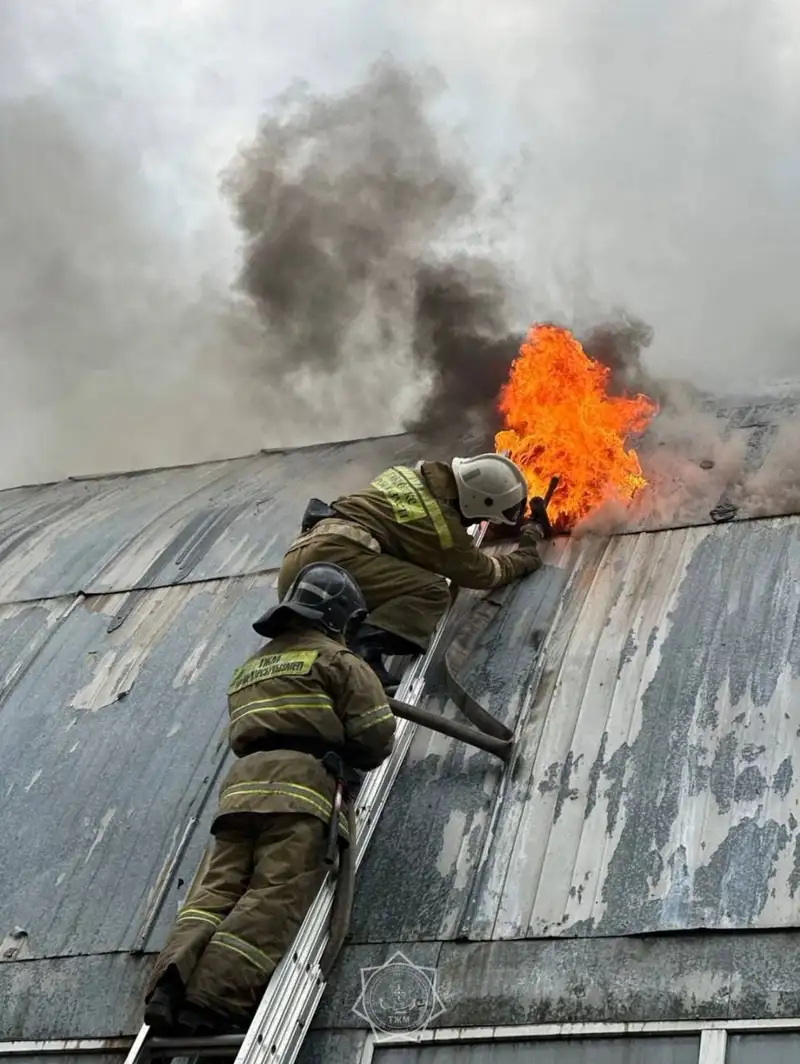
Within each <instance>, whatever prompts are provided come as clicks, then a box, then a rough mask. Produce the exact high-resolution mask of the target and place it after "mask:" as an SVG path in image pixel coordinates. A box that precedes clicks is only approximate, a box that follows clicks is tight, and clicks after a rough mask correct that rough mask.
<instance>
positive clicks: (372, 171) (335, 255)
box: [224, 59, 475, 373]
mask: <svg viewBox="0 0 800 1064" xmlns="http://www.w3.org/2000/svg"><path fill="white" fill-rule="evenodd" d="M435 88H436V85H435V81H434V79H433V78H432V77H430V76H426V77H425V79H424V80H423V79H420V80H417V81H415V80H414V79H413V78H412V77H411V76H409V75H408V74H407V73H406V72H405V71H403V70H401V69H399V68H398V67H396V66H395V65H394V64H393V63H392V61H391V60H389V59H383V60H381V61H380V62H378V63H376V64H375V65H374V66H373V67H372V68H371V69H370V72H369V76H368V77H367V79H366V80H365V81H364V83H363V84H361V85H360V86H358V87H357V88H356V89H354V90H353V91H351V92H348V93H346V94H344V95H343V96H341V97H338V98H328V97H309V96H307V95H306V93H305V92H304V91H303V89H302V88H296V89H294V90H292V91H290V92H289V93H287V94H286V95H285V96H284V97H283V98H282V99H281V101H280V103H279V107H278V109H277V113H275V114H273V115H271V116H269V117H268V118H266V119H264V120H263V121H262V123H261V125H260V128H259V133H258V136H257V138H256V140H255V142H254V143H253V144H252V145H251V146H250V147H249V148H247V149H245V150H243V151H242V152H241V154H240V156H239V158H238V159H237V160H236V162H235V163H234V165H233V166H232V167H231V168H230V170H229V172H228V173H227V175H226V177H225V180H224V187H225V189H226V191H227V192H228V194H229V195H230V196H231V197H232V198H233V201H234V203H235V207H236V215H237V219H238V222H239V225H240V226H241V228H242V230H243V232H244V234H245V241H246V242H245V248H244V264H243V268H242V271H241V275H240V277H239V282H238V284H239V287H240V289H241V290H242V291H244V292H245V293H247V295H249V296H250V297H251V299H252V300H253V302H254V304H255V306H256V307H257V309H258V311H259V313H260V315H261V317H262V318H263V320H264V322H265V324H266V326H267V327H268V329H269V330H270V331H271V333H272V335H273V339H274V344H275V346H274V348H273V351H272V356H271V360H270V361H271V366H272V368H273V369H276V368H280V369H283V370H284V371H285V372H288V373H292V372H294V371H296V370H298V369H299V368H301V367H310V368H313V369H314V370H315V371H328V372H332V371H333V370H335V369H337V368H339V367H340V366H341V365H342V364H344V363H348V362H352V361H353V360H354V359H357V358H358V357H359V355H361V354H363V353H364V344H365V340H366V341H367V342H369V341H371V342H372V344H373V347H372V350H371V351H370V356H371V357H372V358H374V359H376V360H377V361H380V360H382V359H387V358H390V357H392V356H393V355H394V354H395V353H396V351H397V350H398V349H399V348H400V347H401V346H402V344H403V342H404V340H405V337H404V336H403V335H402V333H403V326H404V324H405V323H406V321H407V312H408V309H409V307H410V305H411V303H412V302H413V297H414V275H415V273H416V269H417V266H416V262H417V259H418V257H419V256H420V255H421V254H422V253H423V252H424V251H425V249H426V248H427V247H428V246H429V245H430V243H431V242H433V241H435V240H436V239H437V237H440V236H442V235H443V234H445V233H447V232H448V231H449V230H450V229H451V228H452V227H453V226H454V224H455V223H457V222H458V221H459V220H461V219H462V218H464V217H465V216H468V215H469V213H470V212H471V210H472V208H473V206H474V203H475V191H474V189H473V187H472V184H471V180H470V174H469V171H468V169H467V168H466V167H465V166H464V165H463V164H462V163H461V162H460V161H459V160H458V159H457V158H456V157H454V156H453V157H446V156H445V155H444V154H443V151H442V147H441V144H440V143H439V138H438V137H437V135H436V133H435V132H434V130H433V127H432V126H431V125H430V123H429V121H428V119H427V117H426V115H425V110H424V108H425V105H426V103H428V102H429V100H430V97H431V96H432V94H433V91H434V90H435Z"/></svg>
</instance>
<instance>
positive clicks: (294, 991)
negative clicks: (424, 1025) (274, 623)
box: [125, 524, 486, 1064]
mask: <svg viewBox="0 0 800 1064" xmlns="http://www.w3.org/2000/svg"><path fill="white" fill-rule="evenodd" d="M485 531H486V525H485V524H483V525H478V526H473V527H472V529H471V532H472V537H473V542H474V543H475V545H476V546H479V545H480V542H481V540H482V539H483V535H484V533H485ZM448 583H449V581H448ZM449 616H450V610H448V611H447V613H446V614H445V616H444V617H442V619H441V621H440V622H439V625H438V628H437V630H436V632H435V634H434V637H433V639H432V640H431V643H430V646H429V648H428V651H427V653H426V654H425V655H423V656H422V657H418V658H416V659H415V660H414V661H413V662H412V663H411V664H410V665H409V667H408V669H407V670H406V673H405V675H404V677H403V682H402V683H401V684H400V687H399V688H398V690H397V692H396V697H397V698H398V700H399V701H401V702H402V701H405V702H408V703H410V704H412V705H415V704H416V702H417V701H418V699H419V697H420V695H421V694H422V691H423V687H424V681H425V674H426V672H427V669H428V666H429V665H430V663H431V661H432V659H433V657H434V655H435V654H436V652H437V650H438V647H439V643H440V642H441V638H442V635H443V633H444V629H445V626H446V624H447V621H448V619H449ZM416 729H417V725H416V724H412V723H411V722H410V721H408V720H402V719H401V720H398V722H397V727H396V731H395V744H394V750H393V751H392V754H391V755H390V757H389V758H388V759H387V760H386V761H384V762H383V763H382V764H381V765H379V766H378V768H376V769H373V770H372V771H371V772H369V773H367V777H366V779H365V781H364V784H363V785H362V787H361V790H360V791H359V794H358V798H357V800H356V808H355V815H356V825H357V838H356V840H354V842H355V851H356V852H355V867H356V871H357V870H358V868H359V866H360V865H361V862H362V860H363V858H364V855H365V851H366V849H367V846H368V844H369V841H370V839H371V838H372V834H373V832H374V831H375V828H376V826H377V822H378V820H379V819H380V815H381V813H382V811H383V807H384V805H385V803H386V800H387V798H388V796H389V792H390V791H391V788H392V784H393V783H394V780H395V777H396V776H397V773H398V772H399V770H400V766H401V764H402V763H403V762H404V761H405V757H406V754H407V752H408V748H409V746H410V745H411V740H412V738H413V736H414V733H415V731H416ZM334 889H335V875H334V874H333V873H329V874H328V876H327V877H326V878H325V880H324V882H323V884H322V886H321V887H320V890H319V893H318V894H317V897H316V898H315V900H314V902H313V903H312V904H311V907H310V909H309V911H308V912H307V913H306V916H305V919H304V920H303V923H302V925H301V926H300V928H299V930H298V932H297V935H296V936H295V939H294V942H293V943H292V945H291V946H290V947H289V949H288V950H287V951H286V953H285V954H284V956H283V958H282V959H281V961H280V963H279V964H278V967H277V968H276V969H275V971H274V973H273V975H272V978H271V979H270V982H269V985H268V986H267V989H266V991H265V993H264V997H263V998H262V1000H261V1003H260V1005H259V1007H258V1010H257V1012H256V1015H255V1017H254V1018H253V1022H252V1023H251V1025H250V1029H249V1030H248V1032H247V1034H246V1035H218V1036H217V1037H216V1038H195V1039H192V1038H156V1037H155V1036H153V1037H148V1030H149V1028H148V1027H147V1026H146V1025H143V1026H142V1028H141V1029H140V1031H139V1034H138V1036H137V1038H136V1040H135V1042H134V1043H133V1045H132V1046H131V1048H130V1051H129V1052H128V1055H127V1057H126V1059H125V1064H139V1061H140V1059H141V1058H143V1057H149V1056H151V1055H156V1054H157V1051H158V1050H162V1051H166V1050H170V1051H173V1055H177V1053H178V1052H179V1051H180V1050H190V1051H191V1053H192V1055H195V1056H202V1055H203V1054H204V1053H208V1054H211V1053H213V1052H215V1051H219V1050H220V1049H223V1050H224V1049H227V1048H231V1049H236V1050H237V1055H236V1061H235V1064H267V1062H269V1064H294V1061H295V1060H296V1059H297V1055H298V1053H299V1051H300V1046H301V1045H302V1043H303V1040H304V1038H305V1035H306V1033H307V1031H308V1028H309V1026H310V1024H311V1020H312V1019H313V1017H314V1013H315V1012H316V1010H317V1007H318V1005H319V1002H320V999H321V998H322V995H323V993H324V991H325V985H326V984H325V980H324V979H323V978H322V973H321V971H320V968H319V962H320V960H321V958H322V953H323V950H324V948H325V945H326V943H327V940H328V919H329V917H330V913H331V909H332V906H333V896H334Z"/></svg>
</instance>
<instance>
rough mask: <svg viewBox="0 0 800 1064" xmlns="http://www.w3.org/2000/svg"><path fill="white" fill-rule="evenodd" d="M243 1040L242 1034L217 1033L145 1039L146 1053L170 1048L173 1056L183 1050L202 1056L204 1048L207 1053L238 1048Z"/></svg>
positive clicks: (154, 1052)
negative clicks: (202, 1035)
mask: <svg viewBox="0 0 800 1064" xmlns="http://www.w3.org/2000/svg"><path fill="white" fill-rule="evenodd" d="M243 1041H244V1035H243V1034H217V1035H209V1036H207V1037H205V1038H203V1037H197V1038H190V1037H186V1038H178V1037H176V1038H156V1037H155V1035H154V1036H153V1037H152V1038H148V1039H147V1043H146V1049H147V1052H148V1054H150V1055H155V1054H157V1052H158V1050H170V1051H171V1052H172V1055H173V1056H176V1055H177V1054H178V1053H179V1052H181V1051H183V1050H185V1051H187V1052H190V1053H191V1055H192V1056H202V1055H203V1051H204V1050H205V1051H206V1052H208V1053H216V1052H218V1051H219V1050H220V1049H238V1048H239V1046H240V1045H241V1044H242V1042H243Z"/></svg>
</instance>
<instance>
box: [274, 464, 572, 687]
mask: <svg viewBox="0 0 800 1064" xmlns="http://www.w3.org/2000/svg"><path fill="white" fill-rule="evenodd" d="M527 496H528V485H527V482H526V480H525V476H524V474H523V473H522V471H521V470H520V469H519V468H518V467H517V466H516V465H515V464H514V463H513V462H512V461H511V460H510V459H508V458H506V457H504V456H503V455H499V454H482V455H478V456H477V457H475V458H454V459H453V460H452V462H450V463H444V462H420V463H419V465H418V466H417V467H416V469H410V468H407V467H405V466H394V467H392V468H391V469H387V470H386V471H385V472H383V473H381V475H380V476H379V477H377V478H376V479H375V480H373V482H372V483H371V484H370V485H369V487H368V488H366V489H365V490H364V491H360V492H357V493H355V494H353V495H347V496H344V497H343V498H339V499H336V500H335V501H334V502H333V503H332V504H331V506H330V507H326V506H325V505H324V504H320V503H319V501H318V500H312V504H310V506H309V509H308V510H307V511H306V517H305V518H304V524H303V527H304V530H305V531H304V532H303V534H301V535H300V536H299V537H298V538H297V539H296V540H295V541H294V542H293V543H292V545H291V546H290V548H289V550H288V552H287V554H286V557H285V558H284V561H283V566H282V568H281V571H280V575H279V578H278V596H279V597H280V596H281V595H283V594H285V593H286V591H287V589H288V587H289V585H290V584H291V582H292V581H293V580H294V578H295V576H296V575H297V573H298V571H299V570H300V569H301V568H302V567H303V566H304V565H307V564H308V563H309V562H312V561H313V562H322V561H325V562H334V563H335V564H337V565H340V566H342V568H344V569H346V570H347V571H348V572H349V573H350V575H351V576H352V577H353V578H354V579H355V580H356V581H357V582H358V585H359V587H360V588H361V591H362V593H363V595H364V599H365V601H366V603H367V608H368V609H369V611H370V612H369V617H368V623H366V624H364V625H362V626H361V628H360V629H359V632H358V635H357V638H356V640H355V641H353V642H352V643H351V646H352V649H353V650H355V651H356V653H358V654H360V655H361V656H362V657H363V658H364V659H365V661H367V662H368V663H369V664H370V665H371V666H372V668H373V669H374V671H375V672H376V674H377V675H378V677H379V678H380V680H381V682H382V683H383V685H384V687H386V688H389V689H391V687H393V686H394V685H395V684H396V683H397V681H396V680H395V679H394V678H393V677H392V676H390V675H389V674H388V673H387V671H386V669H385V666H384V664H383V655H384V654H399V655H404V654H412V655H416V654H420V653H423V652H424V651H425V650H426V649H427V647H428V643H429V641H430V638H431V636H432V634H433V632H434V630H435V628H436V625H437V624H438V622H439V619H440V618H441V617H442V615H443V614H444V613H445V611H446V609H447V607H448V604H449V602H450V590H449V588H448V585H447V582H446V581H447V579H449V580H451V581H452V583H453V584H454V585H455V586H456V587H467V588H478V589H483V588H485V589H488V588H493V587H499V586H501V585H503V584H508V583H511V581H513V580H516V579H517V578H518V577H521V576H523V575H524V574H525V573H531V572H533V571H534V570H536V569H538V568H539V567H540V565H541V564H542V563H541V559H540V558H539V553H538V550H537V543H538V542H539V540H540V539H543V538H545V537H546V536H547V535H549V534H550V531H551V530H550V523H549V521H548V518H547V511H546V508H545V506H544V500H542V499H538V498H537V499H533V500H532V501H531V508H530V513H529V514H526V503H527ZM314 504H316V506H317V512H316V514H314V513H313V506H314ZM309 515H310V516H309ZM315 517H316V518H317V519H316V520H314V518H315ZM524 517H527V518H528V519H527V521H524V522H523V518H524ZM484 520H485V521H489V522H491V523H493V524H503V525H513V526H517V527H519V528H521V536H520V546H519V548H518V549H517V550H516V551H514V552H513V553H511V554H505V555H501V556H499V557H492V556H491V555H489V554H486V553H485V552H484V551H482V550H480V549H479V548H478V547H476V546H475V545H474V544H473V541H472V539H471V537H470V536H469V534H468V532H467V527H468V526H469V525H471V524H473V523H475V522H477V521H484Z"/></svg>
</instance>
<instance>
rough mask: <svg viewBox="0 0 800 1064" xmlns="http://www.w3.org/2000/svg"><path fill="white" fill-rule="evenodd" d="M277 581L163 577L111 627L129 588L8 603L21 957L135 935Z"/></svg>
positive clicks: (10, 821)
mask: <svg viewBox="0 0 800 1064" xmlns="http://www.w3.org/2000/svg"><path fill="white" fill-rule="evenodd" d="M270 581H271V578H269V577H242V578H239V579H236V580H230V581H214V582H211V583H200V584H193V585H191V586H188V587H174V588H164V589H160V590H157V591H152V592H149V593H148V594H147V595H145V596H144V597H143V598H142V599H140V600H139V602H138V603H137V605H136V608H135V609H134V610H133V611H132V613H131V614H130V616H129V617H128V618H127V620H126V621H125V623H124V624H123V625H122V626H121V627H120V628H118V629H117V630H116V631H114V632H112V633H109V632H108V625H109V620H110V619H111V618H112V617H113V616H114V615H115V614H116V613H117V611H118V610H119V607H120V605H121V603H122V601H123V599H124V596H121V595H112V596H102V597H92V598H89V599H87V600H78V601H76V600H73V605H72V608H69V607H68V606H66V603H65V600H64V599H56V600H51V601H49V602H47V603H41V604H39V603H37V604H30V605H27V606H24V607H19V606H5V607H2V608H0V644H2V645H3V646H4V648H8V647H14V646H15V644H17V646H18V656H17V658H16V660H15V662H14V663H13V664H12V665H11V671H14V670H15V669H16V677H17V678H16V680H15V682H14V683H13V685H11V686H10V687H7V689H6V694H5V697H4V698H3V702H2V709H0V725H2V729H3V743H2V745H1V746H0V780H2V795H3V800H2V803H0V837H2V838H3V840H4V849H5V848H6V847H7V852H9V853H13V855H14V857H13V860H10V861H9V860H4V861H3V862H2V865H0V928H2V929H3V931H4V933H5V932H6V931H8V930H10V929H11V928H13V927H15V926H19V927H21V928H23V929H24V930H25V931H26V932H27V936H26V938H25V941H24V945H23V946H22V949H21V951H20V953H19V958H20V959H23V958H32V957H46V956H65V955H70V954H87V953H106V952H111V951H114V950H120V949H132V948H134V946H135V945H136V943H137V941H138V936H139V932H140V929H141V926H142V923H143V921H144V920H145V919H146V917H147V914H148V907H149V904H150V901H151V898H152V892H153V891H154V889H155V887H156V885H157V883H158V880H159V874H160V872H161V869H162V868H163V867H164V866H165V864H166V863H167V861H168V859H169V857H170V855H171V854H172V853H173V851H174V848H175V847H176V846H177V845H178V844H179V842H180V840H181V838H182V836H183V833H184V830H185V829H186V827H187V824H188V823H189V819H190V817H192V816H193V815H197V812H198V810H199V809H200V808H202V806H203V804H204V802H205V800H206V797H207V795H208V793H209V790H210V789H212V788H213V787H214V785H215V781H216V776H217V773H218V771H219V769H220V767H221V763H222V759H223V758H224V757H225V755H226V753H227V744H226V742H225V735H224V727H225V724H226V723H227V709H226V703H225V699H224V697H223V695H222V694H221V692H224V690H225V689H226V685H227V683H228V681H229V679H230V674H231V672H232V670H233V669H234V668H235V667H236V665H237V664H239V663H240V662H241V660H242V657H243V656H244V655H246V654H247V653H248V652H250V651H251V650H252V649H254V648H255V647H257V646H258V644H259V639H258V636H256V635H255V633H254V632H252V630H250V624H251V622H252V620H253V618H254V617H255V616H257V615H258V613H259V612H260V611H261V610H262V609H264V608H265V605H267V604H269V602H271V601H274V591H273V589H272V588H271V587H269V586H268V585H269V583H270ZM45 630H46V637H45V638H44V639H43V638H42V632H43V631H45ZM31 632H33V634H34V644H35V645H34V646H33V647H31V648H30V650H29V652H28V653H27V654H26V652H25V650H24V649H20V646H19V645H20V644H24V642H25V640H26V638H27V639H30V635H31ZM36 644H38V645H36ZM194 857H195V860H196V858H197V855H196V854H194ZM189 874H191V873H189ZM185 876H186V872H185V871H184V877H185ZM173 890H174V885H173ZM173 912H174V909H173Z"/></svg>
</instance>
